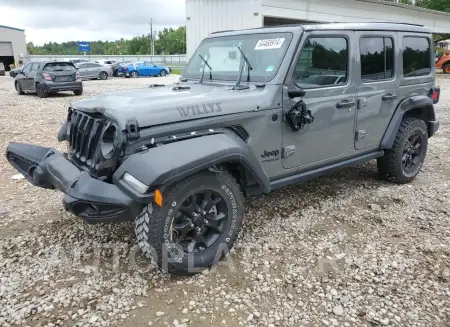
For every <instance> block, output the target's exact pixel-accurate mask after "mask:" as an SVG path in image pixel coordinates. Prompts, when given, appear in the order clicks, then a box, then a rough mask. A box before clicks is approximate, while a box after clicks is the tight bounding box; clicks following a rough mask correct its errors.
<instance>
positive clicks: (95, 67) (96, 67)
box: [90, 64, 103, 78]
mask: <svg viewBox="0 0 450 327" xmlns="http://www.w3.org/2000/svg"><path fill="white" fill-rule="evenodd" d="M90 65H91V74H92V77H93V78H98V76H99V75H100V72H101V71H102V70H103V65H101V64H90Z"/></svg>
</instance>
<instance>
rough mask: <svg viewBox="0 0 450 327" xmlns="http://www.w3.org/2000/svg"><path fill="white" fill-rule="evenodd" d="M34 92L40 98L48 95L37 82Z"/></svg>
mask: <svg viewBox="0 0 450 327" xmlns="http://www.w3.org/2000/svg"><path fill="white" fill-rule="evenodd" d="M36 94H37V96H38V97H39V98H41V99H44V98H46V97H48V92H46V91H45V90H44V88H43V87H42V86H41V84H39V83H36Z"/></svg>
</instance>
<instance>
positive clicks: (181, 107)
mask: <svg viewBox="0 0 450 327" xmlns="http://www.w3.org/2000/svg"><path fill="white" fill-rule="evenodd" d="M177 86H181V85H166V86H156V87H146V88H139V89H131V90H126V91H119V92H111V93H105V94H103V95H99V96H95V97H91V98H87V99H83V100H79V101H76V102H73V103H72V105H71V106H72V108H74V109H77V110H81V111H84V112H87V113H101V114H104V115H105V116H107V117H110V118H112V119H114V120H115V121H117V122H118V123H119V125H120V128H121V129H125V125H126V122H127V121H128V120H130V119H136V120H137V122H138V124H139V127H141V128H142V127H148V126H153V125H160V124H167V123H170V122H180V121H184V120H192V119H202V118H207V117H211V116H218V115H229V114H234V113H239V112H245V111H255V110H264V109H269V108H273V106H274V104H273V102H274V101H275V100H274V96H273V95H274V94H275V93H274V90H275V89H278V87H275V86H274V85H266V87H264V88H262V87H260V88H257V87H255V86H252V87H251V88H249V89H244V90H233V89H232V86H230V85H226V86H217V85H214V86H211V85H203V84H194V83H183V84H182V86H183V87H189V88H186V89H183V88H180V89H177ZM279 102H280V99H278V101H277V103H279Z"/></svg>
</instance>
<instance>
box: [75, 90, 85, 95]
mask: <svg viewBox="0 0 450 327" xmlns="http://www.w3.org/2000/svg"><path fill="white" fill-rule="evenodd" d="M73 94H75V95H82V94H83V89H80V90H75V91H73Z"/></svg>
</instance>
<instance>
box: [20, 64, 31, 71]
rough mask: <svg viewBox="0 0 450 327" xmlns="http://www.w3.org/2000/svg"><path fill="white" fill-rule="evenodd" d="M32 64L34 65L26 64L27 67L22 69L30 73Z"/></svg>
mask: <svg viewBox="0 0 450 327" xmlns="http://www.w3.org/2000/svg"><path fill="white" fill-rule="evenodd" d="M31 65H32V64H28V65H26V66H25V67H23V70H22V71H23V72H24V73H28V72H29V71H31Z"/></svg>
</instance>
